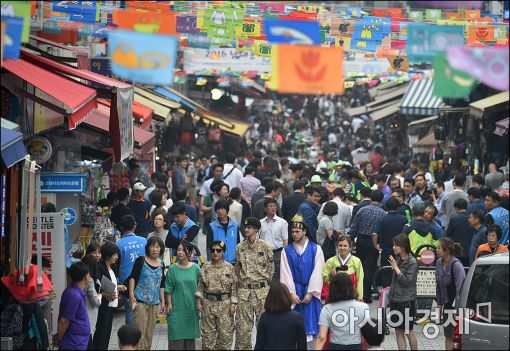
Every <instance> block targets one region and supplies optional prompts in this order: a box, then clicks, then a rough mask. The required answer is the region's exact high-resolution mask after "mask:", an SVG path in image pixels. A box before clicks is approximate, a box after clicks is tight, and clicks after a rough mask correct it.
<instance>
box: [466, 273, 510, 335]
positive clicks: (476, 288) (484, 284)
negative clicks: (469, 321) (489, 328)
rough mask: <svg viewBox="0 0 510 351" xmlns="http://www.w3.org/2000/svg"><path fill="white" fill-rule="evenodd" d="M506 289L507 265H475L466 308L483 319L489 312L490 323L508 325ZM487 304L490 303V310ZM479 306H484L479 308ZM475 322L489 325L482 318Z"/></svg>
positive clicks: (507, 283)
mask: <svg viewBox="0 0 510 351" xmlns="http://www.w3.org/2000/svg"><path fill="white" fill-rule="evenodd" d="M508 287H509V271H508V265H506V264H499V265H477V266H476V268H475V271H474V273H473V278H472V279H471V287H470V288H469V293H468V298H467V305H466V307H467V308H469V309H471V310H473V311H475V313H477V314H478V315H481V316H484V317H485V318H488V316H489V311H490V318H491V323H495V324H507V325H508V324H509V319H510V318H509V301H508V299H509V295H508ZM487 303H490V308H489V306H487ZM480 304H486V305H485V306H484V305H481V306H483V307H480ZM477 305H478V310H477ZM477 320H478V321H479V322H487V323H489V322H488V320H486V319H483V318H481V319H477Z"/></svg>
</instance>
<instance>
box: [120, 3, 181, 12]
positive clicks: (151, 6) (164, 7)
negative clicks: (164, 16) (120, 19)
mask: <svg viewBox="0 0 510 351" xmlns="http://www.w3.org/2000/svg"><path fill="white" fill-rule="evenodd" d="M124 2H125V3H126V5H127V7H129V8H133V9H137V10H147V11H156V12H169V11H170V2H169V1H124ZM178 2H183V3H186V2H190V1H178Z"/></svg>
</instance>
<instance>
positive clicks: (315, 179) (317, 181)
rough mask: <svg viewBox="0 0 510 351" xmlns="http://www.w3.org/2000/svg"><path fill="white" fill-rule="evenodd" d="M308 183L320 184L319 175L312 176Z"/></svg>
mask: <svg viewBox="0 0 510 351" xmlns="http://www.w3.org/2000/svg"><path fill="white" fill-rule="evenodd" d="M310 183H322V179H321V177H320V176H319V175H317V174H316V175H314V176H312V179H310Z"/></svg>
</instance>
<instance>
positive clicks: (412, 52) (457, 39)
mask: <svg viewBox="0 0 510 351" xmlns="http://www.w3.org/2000/svg"><path fill="white" fill-rule="evenodd" d="M407 38H408V39H407V46H406V50H407V54H408V56H409V62H411V63H414V62H419V63H424V62H432V59H433V58H434V56H435V55H436V54H437V53H440V52H444V51H445V50H446V48H448V47H451V46H456V45H464V41H465V38H464V28H463V27H459V26H435V25H430V24H423V23H409V25H408V27H407Z"/></svg>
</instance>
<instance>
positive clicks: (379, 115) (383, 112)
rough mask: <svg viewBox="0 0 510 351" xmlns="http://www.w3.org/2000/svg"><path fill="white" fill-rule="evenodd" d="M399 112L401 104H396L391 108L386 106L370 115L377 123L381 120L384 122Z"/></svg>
mask: <svg viewBox="0 0 510 351" xmlns="http://www.w3.org/2000/svg"><path fill="white" fill-rule="evenodd" d="M398 111H399V102H398V101H397V102H395V103H393V104H391V105H389V106H386V107H384V108H382V109H380V110H377V111H374V112H372V113H370V118H372V121H374V122H377V121H379V120H382V119H384V118H386V117H389V116H392V115H394V114H396V113H398Z"/></svg>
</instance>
